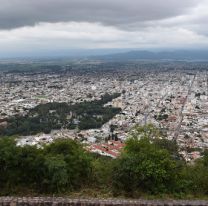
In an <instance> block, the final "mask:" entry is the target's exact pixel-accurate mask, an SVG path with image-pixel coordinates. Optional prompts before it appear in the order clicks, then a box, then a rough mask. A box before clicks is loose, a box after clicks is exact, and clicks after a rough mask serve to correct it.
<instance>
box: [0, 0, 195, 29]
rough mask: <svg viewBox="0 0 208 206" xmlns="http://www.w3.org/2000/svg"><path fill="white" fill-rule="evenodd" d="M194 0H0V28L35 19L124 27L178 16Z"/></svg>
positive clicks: (11, 26)
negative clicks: (97, 23)
mask: <svg viewBox="0 0 208 206" xmlns="http://www.w3.org/2000/svg"><path fill="white" fill-rule="evenodd" d="M196 4H197V0H0V29H13V28H17V27H23V26H32V25H34V24H36V23H39V22H67V21H76V22H82V21H85V22H99V23H101V24H107V25H112V26H118V27H122V28H128V27H130V26H131V25H134V27H135V25H137V24H138V25H141V24H142V22H146V21H154V20H160V19H166V18H170V17H174V16H177V15H180V14H182V13H184V12H186V10H188V9H189V8H191V7H194V6H195V5H196Z"/></svg>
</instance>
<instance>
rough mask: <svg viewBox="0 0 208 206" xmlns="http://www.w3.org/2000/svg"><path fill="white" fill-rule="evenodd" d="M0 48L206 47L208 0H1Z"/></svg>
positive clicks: (20, 51)
mask: <svg viewBox="0 0 208 206" xmlns="http://www.w3.org/2000/svg"><path fill="white" fill-rule="evenodd" d="M0 48H1V50H0V56H15V55H16V56H18V55H20V56H21V55H29V54H31V55H33V54H34V55H38V54H40V55H47V54H51V53H53V54H56V53H57V55H58V53H59V52H60V53H61V52H66V51H67V50H70V51H72V50H78V49H103V48H105V49H110V48H130V49H131V48H132V49H169V50H170V49H178V48H183V49H189V48H197V49H198V48H200V49H208V0H0Z"/></svg>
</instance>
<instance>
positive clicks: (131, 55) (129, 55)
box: [96, 50, 208, 61]
mask: <svg viewBox="0 0 208 206" xmlns="http://www.w3.org/2000/svg"><path fill="white" fill-rule="evenodd" d="M96 58H98V59H103V60H119V61H122V60H125V61H126V60H206V61H208V51H205V50H204V51H202V50H191V51H190V50H187V51H186V50H177V51H162V52H151V51H130V52H123V53H117V54H111V55H103V56H99V57H98V56H97V57H96Z"/></svg>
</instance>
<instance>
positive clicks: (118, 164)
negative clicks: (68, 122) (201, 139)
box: [0, 126, 208, 198]
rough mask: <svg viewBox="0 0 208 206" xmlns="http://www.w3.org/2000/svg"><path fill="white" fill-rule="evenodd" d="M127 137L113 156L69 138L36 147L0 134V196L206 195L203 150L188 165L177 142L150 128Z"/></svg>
mask: <svg viewBox="0 0 208 206" xmlns="http://www.w3.org/2000/svg"><path fill="white" fill-rule="evenodd" d="M130 136H131V138H129V139H128V140H127V142H126V147H125V148H124V150H123V152H122V154H121V156H120V157H119V158H118V159H110V158H107V157H101V156H98V155H95V154H90V153H88V152H87V151H86V150H84V149H83V147H82V146H81V145H80V144H79V143H77V142H75V141H72V140H57V141H55V142H54V143H52V144H50V145H45V146H44V147H43V148H37V147H34V146H25V147H17V146H16V145H15V141H14V139H13V138H8V137H7V138H6V137H5V138H1V139H0V195H12V194H24V195H25V194H30V195H31V194H72V193H76V192H80V191H88V195H93V196H95V195H98V194H106V195H107V196H128V197H137V198H138V197H141V196H151V195H156V196H157V195H167V196H171V197H175V198H176V197H177V198H182V197H187V196H191V197H199V196H207V195H208V152H205V153H204V157H203V158H202V159H200V160H198V161H197V162H195V164H192V165H188V164H186V163H185V162H184V161H183V160H182V159H181V158H180V156H179V155H178V152H177V145H176V144H175V143H174V142H170V141H168V140H165V139H159V138H157V136H160V132H159V131H158V130H157V129H155V128H153V127H152V126H148V127H137V128H136V129H135V130H134V132H133V133H132V134H131V135H130ZM138 136H139V137H140V138H139V139H138Z"/></svg>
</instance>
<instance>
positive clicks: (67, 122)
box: [0, 93, 121, 136]
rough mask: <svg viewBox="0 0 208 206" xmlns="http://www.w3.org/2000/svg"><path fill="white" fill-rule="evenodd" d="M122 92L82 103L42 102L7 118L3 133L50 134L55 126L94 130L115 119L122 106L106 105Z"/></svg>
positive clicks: (1, 132)
mask: <svg viewBox="0 0 208 206" xmlns="http://www.w3.org/2000/svg"><path fill="white" fill-rule="evenodd" d="M119 96H120V94H118V93H115V94H112V95H109V94H107V93H106V94H105V95H103V96H102V97H101V99H100V100H95V101H92V102H82V103H77V104H74V105H70V104H67V103H57V102H53V103H47V104H40V105H38V106H37V107H35V108H33V109H31V110H30V111H29V112H28V114H27V115H25V116H16V117H12V118H10V119H8V123H9V125H8V127H7V128H3V129H0V134H1V135H7V136H10V135H15V134H19V135H30V134H37V133H39V132H45V133H49V132H50V131H51V130H52V129H61V128H68V129H75V128H78V129H81V130H83V129H93V128H100V127H101V126H102V125H103V124H104V123H106V122H108V121H109V120H110V119H112V118H113V117H114V116H115V115H116V114H118V113H119V112H120V111H121V109H120V108H113V107H110V106H105V107H104V104H106V103H108V102H110V101H112V100H113V99H114V98H117V97H119Z"/></svg>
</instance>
